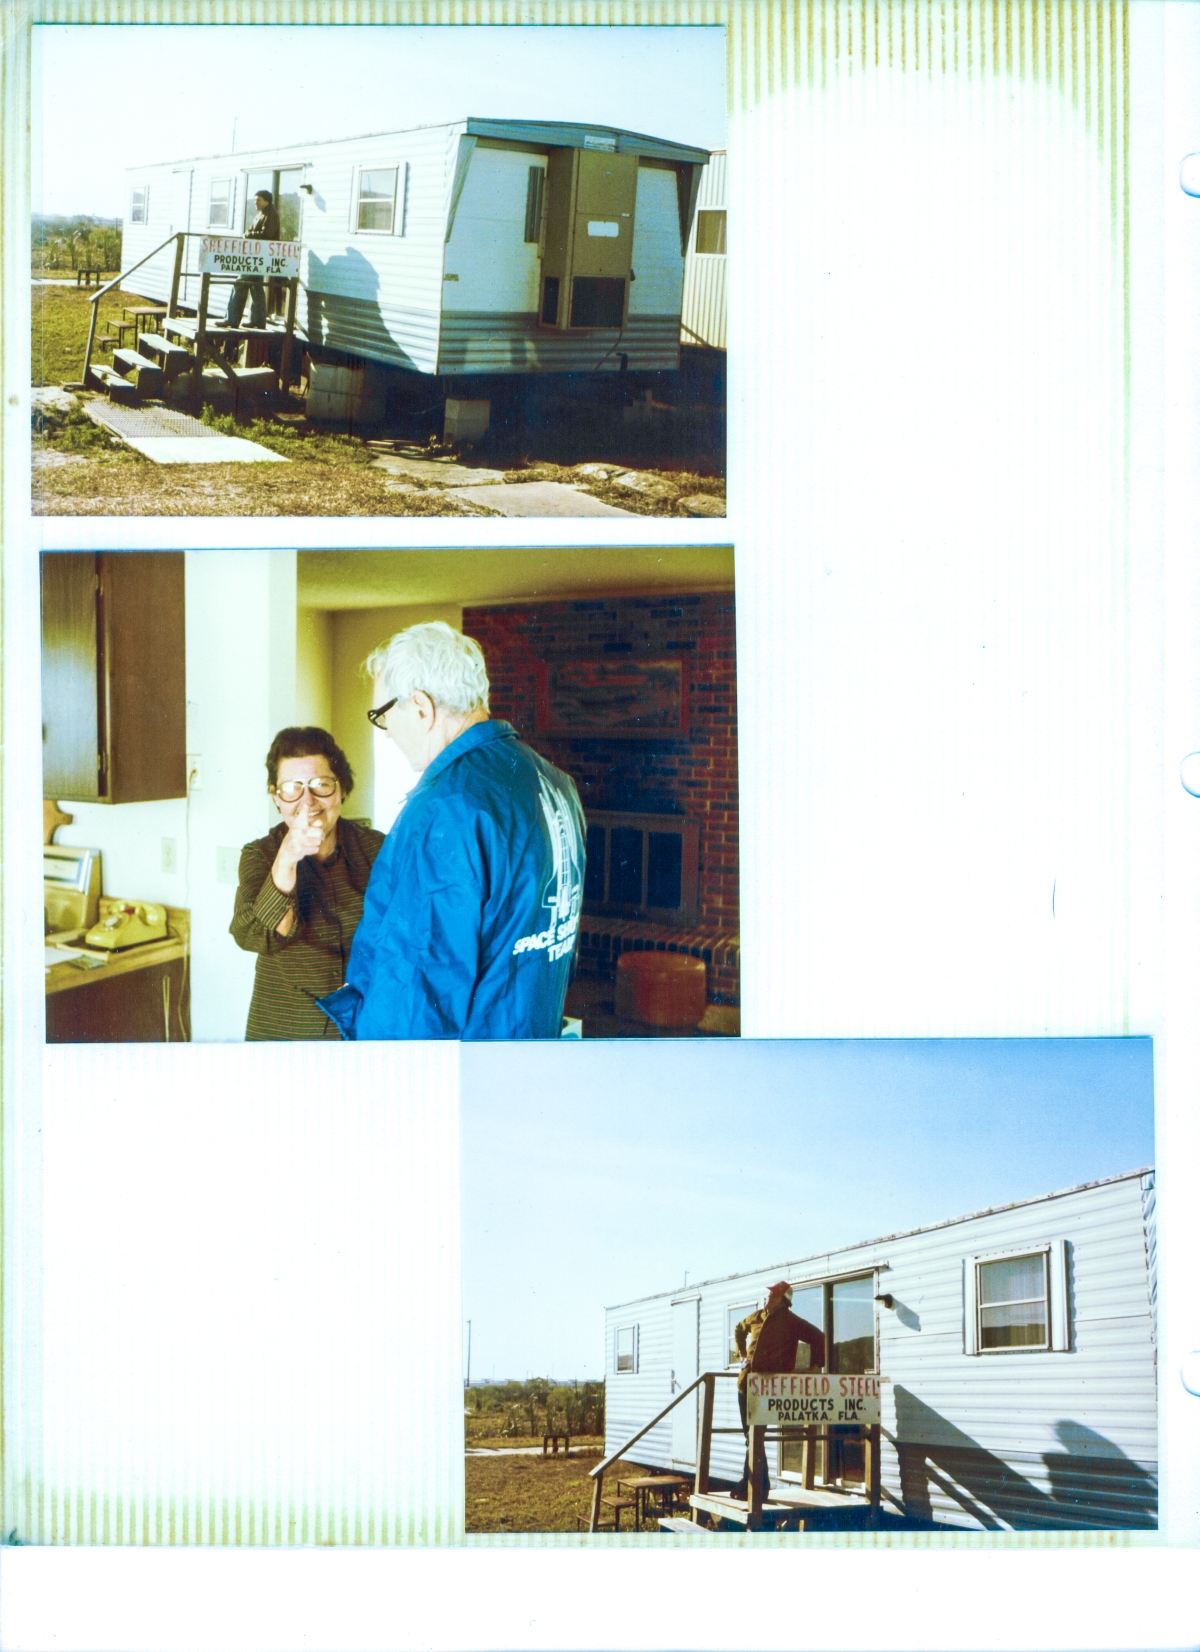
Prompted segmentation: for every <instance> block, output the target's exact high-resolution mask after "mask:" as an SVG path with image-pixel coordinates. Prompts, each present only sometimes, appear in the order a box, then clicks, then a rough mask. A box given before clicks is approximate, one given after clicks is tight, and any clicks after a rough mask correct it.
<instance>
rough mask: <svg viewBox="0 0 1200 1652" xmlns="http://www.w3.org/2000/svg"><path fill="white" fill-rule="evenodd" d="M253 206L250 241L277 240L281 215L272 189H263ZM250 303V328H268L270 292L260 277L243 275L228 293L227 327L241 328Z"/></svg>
mask: <svg viewBox="0 0 1200 1652" xmlns="http://www.w3.org/2000/svg"><path fill="white" fill-rule="evenodd" d="M254 204H255V206H256V207H257V208H258V212H257V214H256V215H255V217H254V219H253V220H252V222H251V224H250V228H249V229H248V230H247V231H246V235H245V239H246V240H247V241H278V239H279V214H278V212H277V211H276V210H275V200H274V197H273V196H272V194H271V191H270V190H269V189H260V190H259V191H258V193H257V194H256V195H255V197H254ZM247 298H249V300H250V325H251V326H252V327H265V326H266V325H267V289H266V286H265V284H264V282H263V278H262V276H261V275H244V276H242V277H241V279H240V280H238V281H235V282H234V284H233V287H232V288H231V290H230V293H229V303H228V305H227V306H226V309H225V325H226V326H227V327H240V326H241V324H242V311H243V310H244V309H245V308H246V299H247Z"/></svg>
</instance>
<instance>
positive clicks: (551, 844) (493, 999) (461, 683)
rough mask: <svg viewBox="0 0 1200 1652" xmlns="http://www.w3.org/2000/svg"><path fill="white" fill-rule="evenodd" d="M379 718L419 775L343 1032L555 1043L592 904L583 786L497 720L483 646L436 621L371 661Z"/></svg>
mask: <svg viewBox="0 0 1200 1652" xmlns="http://www.w3.org/2000/svg"><path fill="white" fill-rule="evenodd" d="M366 669H367V670H368V671H369V672H370V674H371V675H372V677H373V678H374V679H375V698H376V700H377V701H379V702H380V703H379V704H378V705H377V706H376V708H375V709H374V710H373V711H371V712H370V713H369V715H370V718H371V721H372V723H374V725H375V726H376V727H377V728H381V729H383V730H385V732H386V733H387V734H388V735H389V737H390V738H391V739H392V740H393V741H394V742H395V744H396V745H397V746H398V747H399V748H400V750H401V752H402V753H403V754H404V756H405V757H406V758H407V759H408V762H409V764H410V766H411V767H412V768H413V769H415V770H416V771H417V773H418V774H420V776H421V778H420V780H419V781H418V783H417V785H416V786H414V787H413V789H412V791H411V792H410V793H409V795H408V798H407V800H406V802H405V804H404V807H403V808H402V809H401V811H400V814H399V816H398V818H397V820H396V823H395V825H394V826H393V827H392V829H391V831H390V832H389V833H388V836H387V840H386V841H385V843H384V845H383V848H382V849H381V850H380V851H379V856H378V858H377V859H376V861H375V865H374V868H373V870H372V872H371V880H370V882H369V884H368V885H367V893H366V901H365V906H364V910H363V916H362V921H361V922H360V924H359V926H358V930H357V931H356V933H355V937H354V945H353V948H352V950H351V953H350V963H349V967H348V969H347V971H346V985H345V986H344V987H342V988H341V989H340V991H338V992H335V993H332V994H331V995H330V996H329V997H328V998H324V999H321V1000H319V1002H320V1004H321V1008H322V1009H323V1010H324V1011H325V1013H326V1014H327V1015H328V1016H329V1017H330V1018H331V1019H332V1020H333V1021H335V1022H336V1023H337V1025H338V1026H339V1028H340V1029H341V1031H342V1035H343V1037H345V1038H352V1039H373V1038H379V1039H384V1038H386V1039H392V1038H468V1039H477V1038H503V1039H512V1038H557V1037H559V1036H560V1034H561V1031H562V1011H563V1000H564V998H565V997H566V991H567V984H568V981H569V979H570V975H571V967H572V964H573V961H574V956H575V947H576V941H577V938H578V932H579V913H580V908H581V905H582V902H583V868H584V841H585V826H584V820H583V811H582V809H581V807H580V804H579V797H578V794H577V792H576V790H575V786H574V783H573V782H572V781H571V780H570V778H569V777H568V776H567V775H565V774H562V773H561V772H560V771H559V770H558V769H556V768H554V766H553V765H552V764H550V763H547V762H546V761H545V759H544V758H541V757H539V756H538V755H537V753H536V752H534V751H531V750H530V749H529V747H528V746H526V745H523V744H522V742H521V741H520V740H518V738H517V735H516V732H515V730H514V729H513V728H512V727H511V726H510V725H509V724H508V723H502V722H493V721H492V720H491V718H490V716H489V713H488V679H487V668H486V666H485V664H484V659H483V655H482V653H481V652H480V649H479V645H478V643H476V642H474V641H473V640H472V639H471V638H470V637H464V636H461V635H460V634H459V633H458V632H457V631H454V630H452V629H451V628H450V626H448V625H444V624H443V623H442V622H441V621H435V622H433V623H431V624H427V625H413V626H410V627H409V629H408V630H407V631H401V632H400V633H399V634H398V635H397V636H395V637H393V638H392V640H391V641H390V642H389V643H388V644H387V645H386V647H384V648H381V649H379V650H378V651H377V652H376V653H375V654H373V655H372V656H371V658H370V659H369V660H368V661H367V663H366Z"/></svg>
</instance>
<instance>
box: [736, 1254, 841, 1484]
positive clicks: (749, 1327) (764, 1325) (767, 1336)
mask: <svg viewBox="0 0 1200 1652" xmlns="http://www.w3.org/2000/svg"><path fill="white" fill-rule="evenodd" d="M733 1340H734V1343H735V1345H736V1347H737V1351H738V1353H739V1354H740V1355H741V1360H742V1369H741V1371H740V1372H739V1373H738V1384H737V1388H738V1413H739V1415H740V1416H741V1419H742V1432H743V1434H745V1436H746V1462H745V1466H744V1467H743V1469H742V1478H741V1479H740V1481H739V1482H738V1484H737V1485H736V1486H735V1487H734V1488H733V1494H734V1496H735V1497H745V1496H746V1492H747V1488H748V1486H749V1484H750V1426H749V1423H748V1422H747V1420H746V1385H747V1381H748V1379H749V1376H750V1373H751V1371H767V1372H771V1371H776V1372H778V1371H807V1370H810V1369H812V1368H815V1367H818V1366H822V1365H824V1363H825V1336H824V1333H823V1332H821V1331H819V1330H818V1329H817V1327H816V1326H815V1325H810V1324H809V1322H808V1320H806V1319H801V1318H800V1315H799V1314H794V1313H793V1312H792V1287H791V1286H790V1285H789V1284H788V1282H787V1280H786V1279H780V1280H778V1281H777V1282H776V1283H775V1284H774V1285H772V1286H771V1289H770V1290H769V1291H768V1292H767V1302H766V1306H765V1307H763V1308H759V1309H758V1310H757V1311H756V1312H755V1313H752V1314H748V1315H747V1316H746V1318H745V1319H743V1320H740V1321H739V1323H738V1324H737V1325H736V1326H735V1328H734V1332H733ZM759 1470H760V1473H761V1476H762V1494H763V1501H764V1502H765V1501H766V1499H767V1496H768V1493H769V1492H770V1489H771V1483H770V1480H769V1478H768V1475H767V1455H766V1452H765V1451H764V1452H763V1454H762V1457H761V1458H760V1460H759Z"/></svg>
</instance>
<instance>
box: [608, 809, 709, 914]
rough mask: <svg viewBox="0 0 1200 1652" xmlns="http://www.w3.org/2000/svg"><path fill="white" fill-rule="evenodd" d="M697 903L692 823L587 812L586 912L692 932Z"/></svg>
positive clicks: (696, 836)
mask: <svg viewBox="0 0 1200 1652" xmlns="http://www.w3.org/2000/svg"><path fill="white" fill-rule="evenodd" d="M699 903H700V827H699V823H698V822H697V821H694V820H685V819H684V818H683V817H682V816H680V815H641V814H618V813H615V812H614V813H609V812H606V811H603V810H599V809H591V810H589V811H588V834H587V876H586V879H585V882H584V886H583V907H584V911H585V912H588V913H592V914H594V915H596V916H609V917H616V918H645V919H648V920H649V921H651V922H653V923H664V924H670V925H672V926H673V927H674V928H677V929H692V928H694V927H695V925H696V922H697V920H698V911H699Z"/></svg>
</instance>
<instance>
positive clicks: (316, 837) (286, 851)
mask: <svg viewBox="0 0 1200 1652" xmlns="http://www.w3.org/2000/svg"><path fill="white" fill-rule="evenodd" d="M324 836H325V827H324V825H323V824H322V822H321V811H320V810H319V809H297V810H296V813H295V814H294V815H293V816H292V822H291V825H290V826H289V827H288V829H287V835H286V837H285V838H284V840H283V842H282V843H281V844H280V845H279V850H278V853H277V854H276V856H275V864H274V865H273V866H272V868H271V878H272V881H273V882H274V884H275V887H276V889H278V890H281V891H282V893H283V894H285V895H290V894H291V892H292V890H293V889H294V888H295V887H296V867H297V866H298V865H299V864H300V862H301V861H302V860H305V859H306V858H307V857H308V856H309V855H315V854H316V852H317V850H318V849H319V848H320V847H321V840H322V838H323V837H324Z"/></svg>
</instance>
